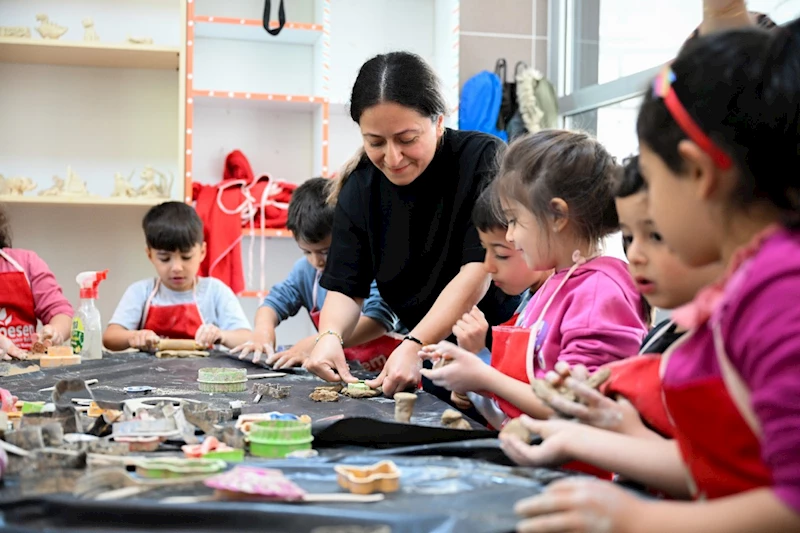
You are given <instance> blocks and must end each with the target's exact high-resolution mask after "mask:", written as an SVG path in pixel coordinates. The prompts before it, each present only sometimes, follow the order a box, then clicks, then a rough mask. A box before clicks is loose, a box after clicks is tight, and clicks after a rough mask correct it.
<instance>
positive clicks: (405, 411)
mask: <svg viewBox="0 0 800 533" xmlns="http://www.w3.org/2000/svg"><path fill="white" fill-rule="evenodd" d="M416 401H417V395H416V394H413V393H411V392H398V393H396V394H395V395H394V419H395V421H396V422H400V423H402V424H408V423H409V422H411V414H412V413H413V412H414V404H415V403H416Z"/></svg>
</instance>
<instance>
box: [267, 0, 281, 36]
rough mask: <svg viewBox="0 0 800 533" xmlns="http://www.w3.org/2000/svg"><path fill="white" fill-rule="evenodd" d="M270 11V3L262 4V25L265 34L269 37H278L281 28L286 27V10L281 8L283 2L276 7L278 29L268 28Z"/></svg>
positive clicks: (268, 1)
mask: <svg viewBox="0 0 800 533" xmlns="http://www.w3.org/2000/svg"><path fill="white" fill-rule="evenodd" d="M271 11H272V1H271V0H266V1H265V2H264V17H263V24H264V29H265V30H267V33H269V34H270V35H278V34H279V33H280V32H281V30H282V29H283V27H284V26H285V25H286V10H285V9H284V8H283V0H281V3H280V4H279V5H278V27H277V28H274V29H273V28H270V27H269V14H270V12H271Z"/></svg>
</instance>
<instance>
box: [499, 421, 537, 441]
mask: <svg viewBox="0 0 800 533" xmlns="http://www.w3.org/2000/svg"><path fill="white" fill-rule="evenodd" d="M500 434H501V435H516V436H517V437H519V438H520V439H521V440H522V442H524V443H526V444H530V443H531V440H532V435H531V432H530V431H528V428H526V427H525V426H524V425H523V424H522V421H521V420H520V419H519V418H514V419H512V420H510V421H509V422H508V423H507V424H506V425H505V426H503V429H502V430H501V431H500Z"/></svg>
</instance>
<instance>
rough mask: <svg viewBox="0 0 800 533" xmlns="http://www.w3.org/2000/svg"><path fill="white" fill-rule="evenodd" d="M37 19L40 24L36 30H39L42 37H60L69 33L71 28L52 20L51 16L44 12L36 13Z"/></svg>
mask: <svg viewBox="0 0 800 533" xmlns="http://www.w3.org/2000/svg"><path fill="white" fill-rule="evenodd" d="M36 20H38V21H39V26H37V27H36V31H38V32H39V35H41V36H42V39H58V38H59V37H61V36H62V35H64V34H65V33H67V30H68V29H69V28H67V27H66V26H59V25H58V24H55V23H53V22H50V18H49V17H48V16H47V15H45V14H44V13H39V14H38V15H36Z"/></svg>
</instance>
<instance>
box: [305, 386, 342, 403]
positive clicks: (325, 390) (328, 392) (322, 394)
mask: <svg viewBox="0 0 800 533" xmlns="http://www.w3.org/2000/svg"><path fill="white" fill-rule="evenodd" d="M308 397H309V398H311V399H312V400H314V401H315V402H338V401H339V393H338V392H337V391H336V390H334V389H333V388H331V387H317V388H316V389H314V391H313V392H312V393H311V394H309V395H308Z"/></svg>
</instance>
